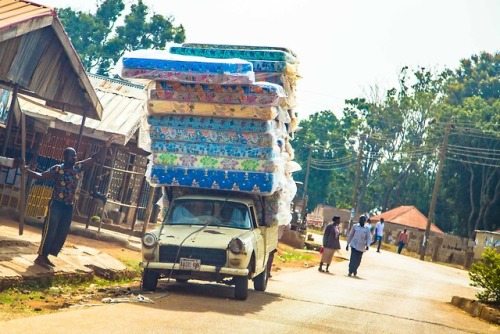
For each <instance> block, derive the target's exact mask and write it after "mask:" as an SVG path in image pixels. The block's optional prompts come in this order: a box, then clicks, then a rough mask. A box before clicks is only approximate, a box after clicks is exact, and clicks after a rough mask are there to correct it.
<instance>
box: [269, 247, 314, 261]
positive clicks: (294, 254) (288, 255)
mask: <svg viewBox="0 0 500 334" xmlns="http://www.w3.org/2000/svg"><path fill="white" fill-rule="evenodd" d="M276 258H277V259H278V260H279V261H281V262H282V263H285V262H303V261H312V260H313V259H314V257H313V255H311V254H308V253H304V252H301V251H297V250H293V249H282V251H281V252H279V253H278V255H277V256H276Z"/></svg>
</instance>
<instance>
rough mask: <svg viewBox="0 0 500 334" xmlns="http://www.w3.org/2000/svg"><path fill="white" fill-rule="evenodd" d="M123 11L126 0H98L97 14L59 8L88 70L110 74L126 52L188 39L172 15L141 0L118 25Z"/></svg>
mask: <svg viewBox="0 0 500 334" xmlns="http://www.w3.org/2000/svg"><path fill="white" fill-rule="evenodd" d="M124 10H125V4H124V1H123V0H102V1H99V2H98V4H97V10H96V13H95V14H91V13H84V12H81V11H74V10H72V9H71V8H62V9H59V10H58V16H59V18H60V20H61V23H62V24H63V26H64V28H65V30H66V32H67V34H68V36H69V38H70V39H71V43H72V44H73V46H74V48H75V50H76V51H77V53H78V55H79V56H80V59H81V60H82V63H83V66H84V67H85V69H86V70H87V71H89V72H97V73H98V74H102V75H108V74H109V71H110V69H111V68H112V67H113V66H114V65H115V64H116V62H117V61H118V59H119V58H120V57H121V56H122V55H123V53H124V52H125V51H131V50H136V49H163V48H164V47H165V43H166V42H175V43H182V42H183V41H184V40H185V31H184V27H183V26H182V25H179V26H175V25H174V24H173V22H174V19H173V18H172V17H164V16H162V15H160V14H156V13H153V14H151V15H150V13H149V8H148V6H147V5H145V4H144V2H143V1H142V0H138V1H137V3H136V4H132V5H131V6H130V12H129V13H128V14H127V15H125V17H124V19H123V22H124V24H123V25H120V26H116V27H115V25H116V24H117V21H118V20H119V19H120V18H121V16H122V13H123V11H124Z"/></svg>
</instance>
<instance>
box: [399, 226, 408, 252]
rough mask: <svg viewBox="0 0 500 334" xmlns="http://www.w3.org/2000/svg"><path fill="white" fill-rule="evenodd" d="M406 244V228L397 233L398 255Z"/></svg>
mask: <svg viewBox="0 0 500 334" xmlns="http://www.w3.org/2000/svg"><path fill="white" fill-rule="evenodd" d="M407 243H408V233H406V228H405V230H404V231H403V232H401V233H399V237H398V254H401V251H402V250H403V247H404V246H405V245H406V244H407Z"/></svg>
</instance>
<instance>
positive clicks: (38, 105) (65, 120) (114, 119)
mask: <svg viewBox="0 0 500 334" xmlns="http://www.w3.org/2000/svg"><path fill="white" fill-rule="evenodd" d="M0 1H1V0H0ZM88 76H89V79H90V81H91V84H92V86H93V87H94V90H95V93H96V95H97V96H98V97H99V99H100V101H101V103H102V105H103V108H104V109H103V113H102V119H101V120H100V121H97V120H93V119H87V121H86V122H85V125H84V128H83V135H84V136H86V137H92V138H95V139H99V140H103V141H105V140H106V139H107V138H109V136H110V135H112V134H114V135H118V137H117V139H116V140H115V143H116V144H118V145H126V144H127V143H128V141H129V140H130V139H131V138H132V137H133V136H134V135H135V134H136V133H137V130H138V129H139V127H140V125H141V120H142V118H143V116H142V115H143V108H144V105H145V103H146V93H145V92H144V90H145V87H144V86H141V85H136V84H132V83H129V82H126V81H122V80H117V79H111V78H107V77H103V76H100V75H95V74H88ZM19 104H20V106H21V109H22V110H23V112H24V113H25V114H26V115H28V116H31V117H33V118H35V119H37V120H39V121H42V122H44V123H45V124H47V126H48V127H51V128H55V129H60V130H64V131H69V132H72V133H76V134H78V133H79V131H80V126H81V125H80V124H81V123H82V116H79V115H75V114H72V113H66V112H61V111H60V110H57V109H54V108H52V107H50V106H46V105H44V103H43V101H42V100H37V99H34V98H30V97H20V98H19Z"/></svg>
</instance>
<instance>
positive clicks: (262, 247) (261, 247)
mask: <svg viewBox="0 0 500 334" xmlns="http://www.w3.org/2000/svg"><path fill="white" fill-rule="evenodd" d="M248 209H249V210H250V215H251V218H252V224H253V230H252V232H253V234H254V236H255V245H254V249H255V272H256V273H260V272H261V271H262V268H263V267H264V266H265V264H266V263H265V261H266V259H267V256H266V244H265V237H264V230H262V228H264V229H265V226H259V222H258V220H257V215H256V214H255V208H254V206H249V207H248Z"/></svg>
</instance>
